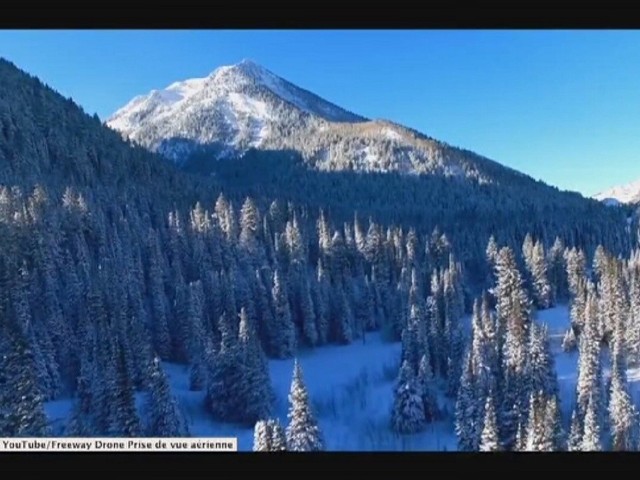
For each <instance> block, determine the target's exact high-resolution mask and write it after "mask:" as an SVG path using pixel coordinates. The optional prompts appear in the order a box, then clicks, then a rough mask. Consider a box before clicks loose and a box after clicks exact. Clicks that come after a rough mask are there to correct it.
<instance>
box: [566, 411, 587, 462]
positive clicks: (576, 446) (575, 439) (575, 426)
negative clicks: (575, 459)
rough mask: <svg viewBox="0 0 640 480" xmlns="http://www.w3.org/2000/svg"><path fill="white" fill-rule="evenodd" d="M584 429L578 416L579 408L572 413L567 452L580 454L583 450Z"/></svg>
mask: <svg viewBox="0 0 640 480" xmlns="http://www.w3.org/2000/svg"><path fill="white" fill-rule="evenodd" d="M583 432H584V428H583V426H582V422H581V421H580V415H579V414H578V406H577V405H576V407H575V408H574V409H573V412H572V413H571V426H570V430H569V438H568V439H567V450H569V451H570V452H579V451H580V450H581V449H582V436H583Z"/></svg>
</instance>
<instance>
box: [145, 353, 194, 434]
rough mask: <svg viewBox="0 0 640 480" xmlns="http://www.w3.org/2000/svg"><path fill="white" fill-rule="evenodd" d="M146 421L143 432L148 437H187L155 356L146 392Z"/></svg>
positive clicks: (187, 429) (185, 427)
mask: <svg viewBox="0 0 640 480" xmlns="http://www.w3.org/2000/svg"><path fill="white" fill-rule="evenodd" d="M147 409H148V418H149V420H148V423H147V425H146V429H145V430H146V431H145V433H146V434H147V435H148V436H149V437H188V436H189V428H188V425H187V421H186V419H185V418H184V415H183V414H182V412H181V411H180V408H179V407H178V403H177V402H176V400H175V398H174V397H173V394H172V393H171V389H170V387H169V382H168V381H167V377H166V375H165V373H164V372H163V371H162V367H161V365H160V359H159V358H155V359H154V362H153V367H152V370H151V382H150V387H149V392H148V394H147Z"/></svg>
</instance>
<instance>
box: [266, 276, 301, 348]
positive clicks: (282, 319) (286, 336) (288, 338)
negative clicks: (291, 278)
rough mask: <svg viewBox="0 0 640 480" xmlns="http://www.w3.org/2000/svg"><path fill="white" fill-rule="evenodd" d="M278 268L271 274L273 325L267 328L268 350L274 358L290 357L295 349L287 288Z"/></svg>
mask: <svg viewBox="0 0 640 480" xmlns="http://www.w3.org/2000/svg"><path fill="white" fill-rule="evenodd" d="M281 276H282V274H281V272H280V270H279V269H276V271H275V274H274V276H273V289H272V299H273V309H274V315H273V325H272V327H271V328H270V329H269V339H270V341H269V346H270V352H271V354H272V355H273V356H274V357H275V358H290V357H292V356H293V355H294V353H295V349H296V331H295V328H294V326H293V322H292V320H291V311H290V309H289V299H288V296H287V288H286V285H285V283H284V282H283V279H282V277H281Z"/></svg>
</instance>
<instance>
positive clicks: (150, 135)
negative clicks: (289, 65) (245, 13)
mask: <svg viewBox="0 0 640 480" xmlns="http://www.w3.org/2000/svg"><path fill="white" fill-rule="evenodd" d="M107 125H109V126H110V127H111V128H113V129H115V130H117V131H120V132H121V133H122V135H123V136H125V137H127V138H129V139H130V140H132V141H134V142H136V143H139V144H141V145H142V146H144V147H146V148H148V149H150V150H152V151H156V152H159V153H161V154H163V155H164V156H166V157H168V158H170V159H172V160H174V161H176V162H178V163H181V164H182V163H184V162H187V161H188V160H189V158H190V157H191V156H193V154H194V153H203V152H204V153H205V155H210V156H211V158H212V160H214V159H216V158H223V157H230V156H234V155H241V154H242V153H243V152H246V151H247V150H248V149H250V148H256V149H261V150H294V151H297V152H300V154H301V155H302V157H303V158H304V160H305V161H306V162H307V164H308V165H309V166H311V167H313V168H316V169H319V170H357V171H365V172H366V171H377V172H386V171H397V172H401V173H407V174H415V173H418V174H419V173H437V174H442V175H445V176H452V177H457V176H466V177H469V176H472V177H475V178H478V179H481V180H486V181H493V180H495V178H496V174H499V172H502V173H505V172H507V171H509V172H510V178H514V175H518V177H519V178H522V177H523V176H522V175H520V174H517V172H515V171H511V170H509V169H506V168H505V167H503V166H502V165H499V164H497V163H495V162H492V161H490V160H488V159H486V158H483V157H480V156H479V155H476V154H474V153H472V152H467V151H463V150H460V149H457V148H454V147H451V146H449V145H447V144H445V143H442V142H438V141H436V140H434V139H432V138H429V137H427V136H425V135H422V134H421V133H419V132H416V131H414V130H411V129H409V128H406V127H403V126H401V125H397V124H394V123H391V122H388V121H384V120H368V119H366V118H364V117H361V116H359V115H356V114H354V113H351V112H348V111H346V110H344V109H342V108H340V107H338V106H336V105H334V104H332V103H330V102H328V101H326V100H323V99H322V98H320V97H318V96H317V95H315V94H313V93H311V92H309V91H306V90H303V89H302V88H299V87H297V86H295V85H293V84H292V83H290V82H288V81H286V80H284V79H282V78H280V77H278V76H277V75H275V74H273V73H272V72H270V71H269V70H267V69H265V68H263V67H261V66H259V65H257V64H255V63H253V62H251V61H248V60H244V61H242V62H240V63H238V64H237V65H232V66H224V67H220V68H218V69H216V70H215V71H213V72H212V73H211V74H210V75H209V76H207V77H205V78H195V79H190V80H185V81H181V82H176V83H173V84H171V85H170V86H168V87H167V88H165V89H164V90H153V91H152V92H150V93H149V94H147V95H143V96H139V97H136V98H134V99H133V100H131V101H130V102H129V103H128V104H127V105H125V106H124V107H122V108H121V109H120V110H118V111H117V112H115V113H114V114H113V116H112V117H111V118H109V119H108V121H107Z"/></svg>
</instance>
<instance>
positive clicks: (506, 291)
mask: <svg viewBox="0 0 640 480" xmlns="http://www.w3.org/2000/svg"><path fill="white" fill-rule="evenodd" d="M496 277H497V285H496V289H495V297H496V314H497V316H498V322H499V323H500V324H501V325H502V328H504V329H505V333H504V335H505V340H504V344H503V362H504V366H503V369H504V372H505V373H504V387H503V391H502V392H500V393H502V398H501V402H502V404H501V406H500V412H499V414H498V416H499V418H500V426H501V435H504V438H503V439H502V440H503V446H504V447H505V448H506V449H507V450H510V449H511V448H512V447H513V444H514V442H515V435H516V433H517V429H518V422H521V419H524V418H526V415H527V406H526V404H527V401H528V395H529V394H528V391H527V384H526V383H527V382H526V365H527V350H528V343H529V342H528V337H529V330H530V325H531V305H530V301H529V298H528V297H527V293H526V291H525V289H524V282H523V280H522V276H521V275H520V272H519V270H518V267H517V264H516V260H515V256H514V254H513V252H512V251H511V250H510V249H509V248H508V247H504V248H502V249H501V250H500V252H499V253H498V258H497V262H496Z"/></svg>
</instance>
